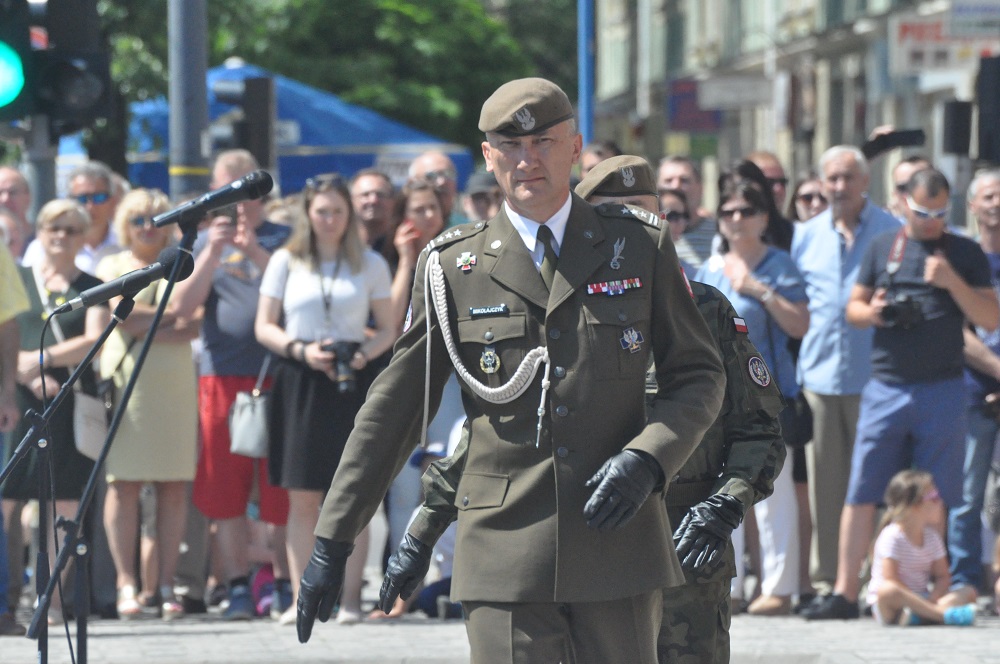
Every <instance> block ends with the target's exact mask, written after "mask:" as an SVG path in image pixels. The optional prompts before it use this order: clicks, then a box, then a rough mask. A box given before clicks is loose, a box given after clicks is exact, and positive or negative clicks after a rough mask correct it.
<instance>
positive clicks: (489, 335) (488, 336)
mask: <svg viewBox="0 0 1000 664" xmlns="http://www.w3.org/2000/svg"><path fill="white" fill-rule="evenodd" d="M483 339H486V340H487V341H493V333H492V332H487V333H486V334H484V335H483Z"/></svg>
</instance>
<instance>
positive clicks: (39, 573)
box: [0, 298, 135, 664]
mask: <svg viewBox="0 0 1000 664" xmlns="http://www.w3.org/2000/svg"><path fill="white" fill-rule="evenodd" d="M134 305H135V301H134V300H132V298H125V299H122V301H121V302H120V303H119V304H118V306H117V307H116V308H115V312H114V315H113V316H112V317H111V321H110V322H109V323H108V325H107V327H105V329H104V332H102V333H101V336H100V337H99V338H98V339H97V342H96V343H94V345H93V346H92V347H91V349H90V350H89V351H88V352H87V355H86V357H84V359H83V360H82V361H81V362H80V363H79V364H77V366H76V369H74V370H73V373H72V374H71V375H70V377H69V379H68V380H67V381H66V383H65V384H64V385H62V386H61V387H60V388H59V392H58V393H56V396H55V397H54V398H53V399H52V401H51V402H50V403H49V405H48V407H47V408H46V409H45V411H44V412H43V413H41V414H38V413H37V412H35V411H34V410H30V409H29V410H28V412H27V413H25V418H26V419H28V420H29V421H30V422H31V428H30V429H28V432H27V433H26V434H25V435H24V438H23V439H22V440H21V442H20V443H19V444H18V446H17V448H15V450H14V453H13V454H12V455H11V458H10V461H9V462H7V465H6V466H5V467H4V469H3V471H2V472H0V485H3V483H4V482H5V481H6V480H7V478H8V477H10V475H11V473H13V472H14V468H16V467H17V465H18V464H19V463H21V462H22V461H23V460H24V459H25V458H26V457H27V456H28V452H29V451H30V450H31V448H33V447H34V448H36V449H37V450H38V466H37V467H38V470H37V473H38V497H39V510H38V555H37V557H36V559H35V590H36V592H37V593H38V595H39V596H41V595H42V592H43V590H44V589H45V587H46V585H47V584H49V581H50V578H49V554H48V501H49V496H50V493H51V491H50V487H49V448H48V444H49V441H48V440H47V439H45V438H43V437H42V434H43V432H44V431H45V429H46V428H47V427H48V425H49V420H51V419H52V415H53V414H54V413H55V412H56V411H57V410H58V409H59V407H60V406H61V405H62V403H63V402H64V401H65V400H66V397H67V396H69V395H70V394H72V393H73V385H75V384H76V382H77V381H78V380H79V379H80V377H81V376H82V375H83V372H84V371H86V370H87V367H89V366H90V365H91V363H92V362H93V360H94V357H96V356H97V352H98V351H99V350H100V349H101V347H102V346H103V345H104V342H105V341H107V339H108V337H109V336H111V333H112V332H113V331H114V329H115V328H116V327H118V324H119V323H121V322H123V321H124V320H125V319H126V318H128V315H129V314H130V313H132V307H133V306H134ZM0 573H6V571H5V570H0ZM80 576H81V575H80V568H79V567H78V568H77V577H76V579H77V582H80ZM55 578H56V579H58V576H57V575H56V576H55ZM84 579H85V577H84ZM85 583H86V582H85V580H84V585H85ZM76 592H77V596H78V599H79V594H80V588H79V586H77V591H76ZM48 604H49V602H48V601H46V602H45V606H44V608H42V603H41V602H39V607H40V610H41V614H42V615H43V616H44V615H45V614H46V611H47V608H48ZM37 614H38V611H36V616H35V619H33V620H32V624H33V625H34V629H35V633H34V634H32V633H30V632H29V636H31V637H32V638H36V636H37V637H40V638H39V639H38V663H39V664H46V663H47V662H48V643H47V639H46V636H47V630H48V622H47V621H45V622H43V623H41V625H40V626H39V625H36V624H35V623H36V622H37ZM83 615H85V614H83ZM80 616H81V613H80V609H79V608H78V609H77V620H79V619H80Z"/></svg>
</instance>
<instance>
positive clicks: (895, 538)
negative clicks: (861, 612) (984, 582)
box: [868, 470, 976, 625]
mask: <svg viewBox="0 0 1000 664" xmlns="http://www.w3.org/2000/svg"><path fill="white" fill-rule="evenodd" d="M885 504H886V511H885V516H884V517H883V519H882V524H883V527H882V530H881V532H880V533H879V536H878V539H876V540H875V548H874V553H873V560H872V578H871V583H869V585H868V603H869V604H871V606H872V613H873V615H874V616H875V619H876V620H878V621H879V623H881V624H883V625H895V624H899V625H921V624H938V625H940V624H942V623H943V624H945V625H971V624H973V622H975V617H976V605H975V604H974V603H973V602H975V594H974V593H973V592H972V589H971V588H961V589H959V590H957V591H955V592H948V586H949V584H950V583H951V575H950V574H949V573H948V558H947V556H946V553H945V547H944V542H943V541H942V540H941V536H940V535H939V534H938V529H937V528H936V526H939V525H940V524H941V523H942V522H943V519H944V509H943V505H942V503H941V496H940V495H939V494H938V491H937V488H936V487H935V486H934V480H933V479H932V477H931V475H930V474H929V473H925V472H923V471H917V470H904V471H902V472H899V473H897V474H896V475H895V476H894V477H893V478H892V480H891V481H890V482H889V486H888V488H887V489H886V490H885ZM932 583H933V585H931V584H932Z"/></svg>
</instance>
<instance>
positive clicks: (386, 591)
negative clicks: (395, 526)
mask: <svg viewBox="0 0 1000 664" xmlns="http://www.w3.org/2000/svg"><path fill="white" fill-rule="evenodd" d="M431 553H432V550H431V547H429V546H427V545H426V544H424V543H423V542H421V541H420V540H418V539H417V538H416V537H414V536H413V535H411V534H410V533H406V535H404V536H403V541H402V542H401V543H400V545H399V548H398V549H396V553H394V554H392V556H391V557H390V558H389V562H388V564H387V565H386V567H385V578H384V579H382V589H381V590H379V591H378V606H379V608H380V609H382V611H384V612H385V613H389V611H391V610H392V605H393V604H395V602H396V598H397V597H402V598H403V599H409V598H410V595H412V594H413V591H414V589H415V588H416V587H417V584H419V583H420V582H421V581H423V580H424V577H425V576H427V570H429V569H430V567H431Z"/></svg>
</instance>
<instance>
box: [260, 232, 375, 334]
mask: <svg viewBox="0 0 1000 664" xmlns="http://www.w3.org/2000/svg"><path fill="white" fill-rule="evenodd" d="M362 258H363V260H362V268H361V271H360V272H358V273H357V274H352V273H351V267H350V265H348V263H347V261H346V260H343V261H341V262H340V266H339V269H338V268H337V261H326V262H323V263H321V264H320V269H319V273H317V272H316V271H314V270H313V269H312V267H311V266H310V265H309V263H308V262H305V261H301V260H297V259H293V258H292V256H291V254H290V253H288V250H286V249H278V250H277V251H275V252H274V255H273V256H271V260H270V261H269V262H268V264H267V269H266V270H265V271H264V276H263V278H262V279H261V283H260V292H261V295H267V296H268V297H273V298H275V299H278V300H281V302H282V310H283V312H284V315H285V331H286V332H287V333H288V335H289V336H290V337H291V338H293V339H301V340H303V341H319V340H321V339H324V338H327V337H329V338H331V339H333V340H334V341H357V342H363V341H364V340H365V327H366V326H367V324H368V317H369V313H370V312H371V302H372V300H383V299H386V298H388V297H389V288H390V285H391V283H392V277H391V275H390V274H389V264H388V263H386V261H385V259H384V258H382V257H381V256H380V255H378V254H377V253H375V252H374V251H372V250H370V249H367V250H365V253H364V255H363V257H362ZM335 271H336V272H337V274H336V276H334V272H335ZM320 275H322V277H321V276H320ZM321 280H322V285H321ZM286 282H287V283H286ZM324 294H325V296H326V297H327V298H329V303H330V314H329V318H328V317H327V313H326V306H325V304H324Z"/></svg>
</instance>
